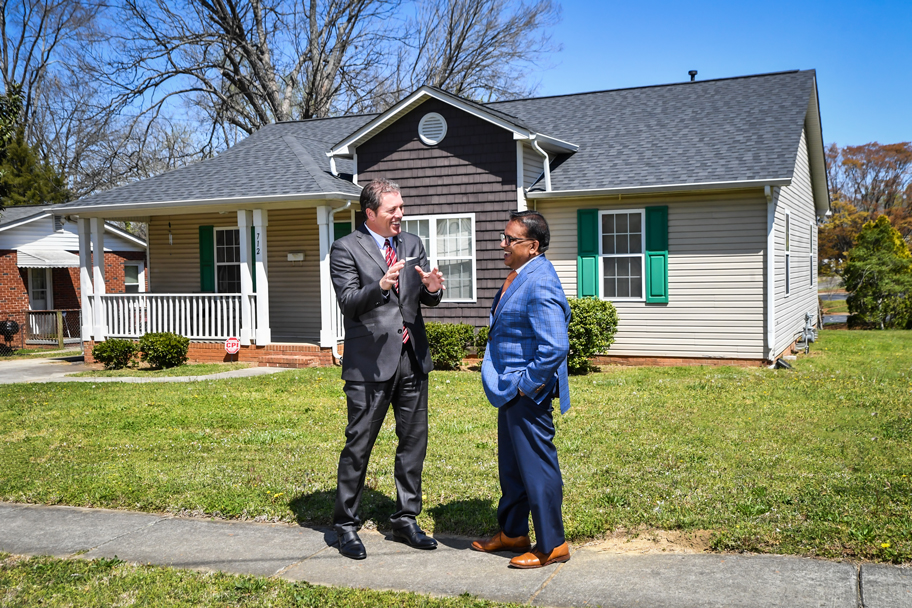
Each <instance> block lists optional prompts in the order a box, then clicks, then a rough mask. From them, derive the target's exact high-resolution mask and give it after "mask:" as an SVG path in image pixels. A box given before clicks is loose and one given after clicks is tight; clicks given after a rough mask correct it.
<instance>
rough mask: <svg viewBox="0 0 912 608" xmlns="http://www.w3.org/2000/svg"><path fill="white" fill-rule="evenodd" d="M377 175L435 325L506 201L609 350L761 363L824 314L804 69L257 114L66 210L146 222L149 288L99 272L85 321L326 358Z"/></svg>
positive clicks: (97, 328)
mask: <svg viewBox="0 0 912 608" xmlns="http://www.w3.org/2000/svg"><path fill="white" fill-rule="evenodd" d="M379 176H385V177H388V178H390V179H393V180H395V181H397V182H398V183H399V184H400V185H401V186H402V191H403V198H404V200H405V202H406V218H405V223H404V228H405V229H406V230H408V231H410V232H414V233H416V234H418V235H420V236H422V238H424V242H425V248H426V249H427V251H428V254H429V257H430V259H431V261H432V263H433V264H435V265H437V266H439V267H440V268H441V270H442V271H443V272H444V274H445V276H446V277H447V292H446V295H445V298H444V301H443V302H442V303H441V305H440V306H439V307H437V308H435V309H431V310H428V311H427V312H426V313H425V314H426V318H428V319H431V320H438V321H447V322H455V321H460V322H468V323H472V324H474V325H476V326H483V325H485V324H486V323H487V315H488V307H489V305H490V302H491V301H492V299H493V297H494V295H495V293H496V292H497V290H498V289H499V287H500V285H501V283H502V282H503V280H504V277H505V275H506V272H505V268H504V266H503V262H502V257H501V252H500V248H499V242H498V238H499V237H498V235H499V233H500V232H501V230H502V228H503V226H504V223H505V220H506V218H507V215H508V213H509V212H510V211H511V210H516V209H520V210H522V209H537V210H538V211H540V212H541V213H542V214H543V215H544V216H545V217H546V218H547V220H548V222H549V223H550V225H551V231H552V244H551V249H550V251H549V252H548V253H547V256H548V258H549V259H550V260H551V261H552V262H553V263H554V265H555V267H556V268H557V271H558V274H559V276H560V278H561V281H562V283H563V286H564V290H565V292H566V293H567V295H568V296H569V297H571V298H572V297H599V298H604V299H608V300H610V301H612V302H613V303H614V304H615V306H616V307H617V309H618V314H619V317H620V326H619V330H618V333H617V336H616V342H615V344H614V345H613V346H612V347H611V351H610V355H609V358H614V359H616V360H618V361H646V360H648V361H651V362H671V363H680V362H687V361H694V362H709V361H721V362H725V363H743V364H760V363H761V362H769V361H773V360H775V359H777V358H778V357H779V356H780V355H781V354H782V353H783V352H785V351H787V350H788V349H789V347H790V346H791V345H792V344H793V342H794V341H795V339H796V336H797V335H798V334H799V333H800V332H801V330H802V329H803V328H804V326H805V322H806V313H812V312H815V311H816V306H817V297H816V282H817V276H816V252H817V238H816V231H817V229H816V226H817V224H816V218H819V217H821V216H823V215H824V214H825V213H826V211H827V210H828V208H829V199H828V194H827V183H826V171H825V167H824V152H823V139H822V133H821V126H820V115H819V109H818V102H817V86H816V74H815V72H814V71H813V70H803V71H791V72H780V73H774V74H762V75H757V76H747V77H740V78H726V79H719V80H705V81H696V82H683V83H677V84H670V85H660V86H650V87H637V88H631V89H620V90H611V91H599V92H593V93H582V94H575V95H563V96H555V97H542V98H534V99H522V100H517V101H507V102H496V103H488V104H480V103H476V102H473V101H469V100H466V99H461V98H458V97H455V96H453V95H450V94H448V93H446V92H444V91H441V90H439V89H435V88H433V87H428V86H425V87H422V88H420V89H418V90H417V91H415V92H414V93H412V94H411V95H409V96H408V97H406V98H405V99H403V100H402V101H400V102H399V103H398V104H397V105H395V106H394V107H392V108H390V109H389V110H388V111H386V112H383V113H380V114H369V115H359V116H346V117H339V118H328V119H316V120H308V121H302V122H287V123H280V124H275V125H270V126H267V127H264V128H263V129H261V130H260V131H258V132H257V133H255V134H253V135H251V136H250V137H248V138H247V139H245V140H244V141H242V142H240V143H239V144H237V145H236V146H234V147H233V148H231V149H229V150H227V151H226V152H224V153H222V154H221V155H219V156H217V157H215V158H213V159H210V160H206V161H203V162H200V163H197V164H194V165H191V166H188V167H183V168H180V169H175V170H173V171H170V172H168V173H164V174H162V175H158V176H156V177H152V178H150V179H146V180H143V181H141V182H137V183H134V184H130V185H127V186H123V187H121V188H117V189H114V190H111V191H108V192H104V193H101V194H97V195H94V196H91V197H87V198H85V199H82V200H79V201H76V202H73V203H69V204H67V205H66V207H67V212H68V213H70V214H72V215H74V216H78V222H79V225H80V247H81V250H82V251H84V252H85V251H87V250H88V247H89V241H90V239H91V240H92V242H93V243H94V242H96V240H98V244H99V245H100V241H101V239H100V238H99V237H98V235H97V234H96V231H95V230H94V228H93V227H94V226H95V225H96V224H97V222H98V221H100V220H102V219H111V218H120V219H133V220H141V221H147V222H149V259H150V264H151V267H152V268H153V271H152V272H151V277H150V285H151V290H150V292H151V293H149V294H145V295H134V296H131V297H124V298H121V297H118V298H114V297H112V296H110V295H108V294H107V291H106V287H105V282H104V280H103V276H104V273H103V271H102V270H101V269H99V268H95V269H94V276H95V277H96V281H95V291H94V292H90V291H89V290H83V294H82V297H83V308H84V309H86V308H89V307H92V308H93V311H94V313H93V314H94V317H93V320H92V326H91V327H88V326H87V327H86V329H85V330H84V331H85V332H86V333H87V335H93V336H94V339H95V340H100V339H104V338H105V337H106V336H125V337H137V336H138V335H141V333H142V331H144V330H145V329H146V328H148V327H154V328H157V329H165V328H169V329H172V330H174V331H178V332H179V333H183V334H184V335H187V336H190V337H191V338H192V340H193V343H194V345H199V346H198V348H197V346H193V347H192V348H191V353H194V352H195V354H192V355H191V356H194V357H195V358H207V357H206V356H205V352H204V351H205V348H207V347H206V346H205V343H206V342H209V343H211V344H210V346H209V347H208V348H209V349H210V350H209V351H208V352H210V355H209V356H210V357H216V358H220V357H221V356H223V354H224V353H223V352H220V351H218V350H217V349H218V348H220V346H221V345H220V344H219V341H222V340H224V339H225V338H226V337H228V336H229V335H238V336H239V337H240V338H241V341H242V344H243V345H244V347H243V350H242V356H241V359H242V360H243V359H244V358H251V359H254V358H257V357H260V358H259V360H260V361H261V363H262V362H263V361H264V360H265V359H264V358H263V357H272V358H271V359H269V360H270V361H271V362H273V363H281V357H286V360H285V362H286V363H289V364H292V363H294V359H295V357H300V356H304V353H305V351H308V350H309V351H310V354H309V356H311V357H312V360H313V361H322V362H324V363H325V362H328V361H329V351H330V350H331V349H333V348H334V347H335V346H336V344H337V343H338V341H339V340H341V339H342V338H343V336H342V335H341V331H342V327H341V322H340V319H339V316H338V310H337V307H336V305H335V299H334V294H333V291H332V286H331V282H330V277H329V265H328V252H329V247H330V245H331V243H332V240H333V239H334V238H337V237H338V236H339V235H341V234H345V233H347V232H349V231H351V230H352V229H353V226H355V225H357V223H359V217H360V209H359V208H358V193H359V190H360V189H359V186H358V185H357V184H359V183H364V182H365V181H366V180H370V179H372V178H375V177H379ZM81 259H82V260H83V261H86V260H88V258H87V257H86V256H85V255H84V254H83V257H82V258H81ZM85 272H86V273H89V269H88V268H85ZM99 278H101V279H102V280H99ZM814 317H815V318H816V314H814ZM194 348H197V350H196V351H194ZM295 351H297V352H295ZM216 353H217V355H216ZM321 358H322V359H321Z"/></svg>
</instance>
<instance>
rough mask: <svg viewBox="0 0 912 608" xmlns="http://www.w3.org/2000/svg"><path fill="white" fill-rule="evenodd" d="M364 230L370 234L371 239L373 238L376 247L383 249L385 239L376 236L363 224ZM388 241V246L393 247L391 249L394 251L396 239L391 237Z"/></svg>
mask: <svg viewBox="0 0 912 608" xmlns="http://www.w3.org/2000/svg"><path fill="white" fill-rule="evenodd" d="M364 228H365V229H366V230H367V231H368V232H369V233H370V235H371V236H372V237H374V242H375V243H377V247H379V248H380V249H383V245H384V243H386V239H387V237H385V236H380V235H379V234H377V233H376V232H374V231H373V230H371V229H370V228H368V227H367V224H364ZM389 240H390V244H391V245H392V246H393V249H395V248H396V237H394V236H391V237H389Z"/></svg>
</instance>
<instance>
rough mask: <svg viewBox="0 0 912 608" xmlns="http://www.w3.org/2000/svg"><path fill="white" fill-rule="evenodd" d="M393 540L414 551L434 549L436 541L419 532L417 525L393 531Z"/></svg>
mask: <svg viewBox="0 0 912 608" xmlns="http://www.w3.org/2000/svg"><path fill="white" fill-rule="evenodd" d="M393 540H395V541H398V542H400V543H405V544H406V545H409V546H410V547H415V548H416V549H436V548H437V541H436V540H434V539H433V538H431V537H430V536H428V535H427V534H425V533H424V532H422V531H421V528H419V527H418V525H417V524H411V525H409V526H403V527H402V528H394V529H393Z"/></svg>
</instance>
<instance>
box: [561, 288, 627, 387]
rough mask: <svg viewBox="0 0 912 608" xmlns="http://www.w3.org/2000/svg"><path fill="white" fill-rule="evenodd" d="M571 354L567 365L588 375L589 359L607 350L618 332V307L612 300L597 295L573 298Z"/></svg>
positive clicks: (571, 301)
mask: <svg viewBox="0 0 912 608" xmlns="http://www.w3.org/2000/svg"><path fill="white" fill-rule="evenodd" d="M570 312H571V313H572V315H573V316H572V318H571V319H570V355H569V356H568V357H567V368H568V369H569V371H570V373H571V374H588V373H589V372H590V371H591V369H592V365H591V364H590V363H589V358H590V357H594V356H595V355H600V354H604V353H606V352H608V348H609V347H610V346H611V345H612V344H613V343H614V334H615V333H617V326H618V316H617V310H616V309H615V308H614V305H613V304H612V303H611V302H605V301H603V300H599V299H597V298H580V299H576V298H574V299H571V300H570Z"/></svg>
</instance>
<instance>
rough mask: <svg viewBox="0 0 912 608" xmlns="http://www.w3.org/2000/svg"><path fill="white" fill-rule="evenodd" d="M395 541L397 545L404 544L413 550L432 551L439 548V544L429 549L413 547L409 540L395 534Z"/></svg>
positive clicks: (430, 546) (418, 546) (428, 547)
mask: <svg viewBox="0 0 912 608" xmlns="http://www.w3.org/2000/svg"><path fill="white" fill-rule="evenodd" d="M393 540H394V541H396V542H397V543H402V544H403V545H408V546H409V547H411V548H412V549H421V550H422V551H430V550H431V549H436V548H437V543H434V544H433V545H429V546H427V547H422V546H420V545H413V544H412V543H410V542H409V541H408V539H406V538H402V537H401V536H396V535H395V534H394V535H393Z"/></svg>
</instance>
